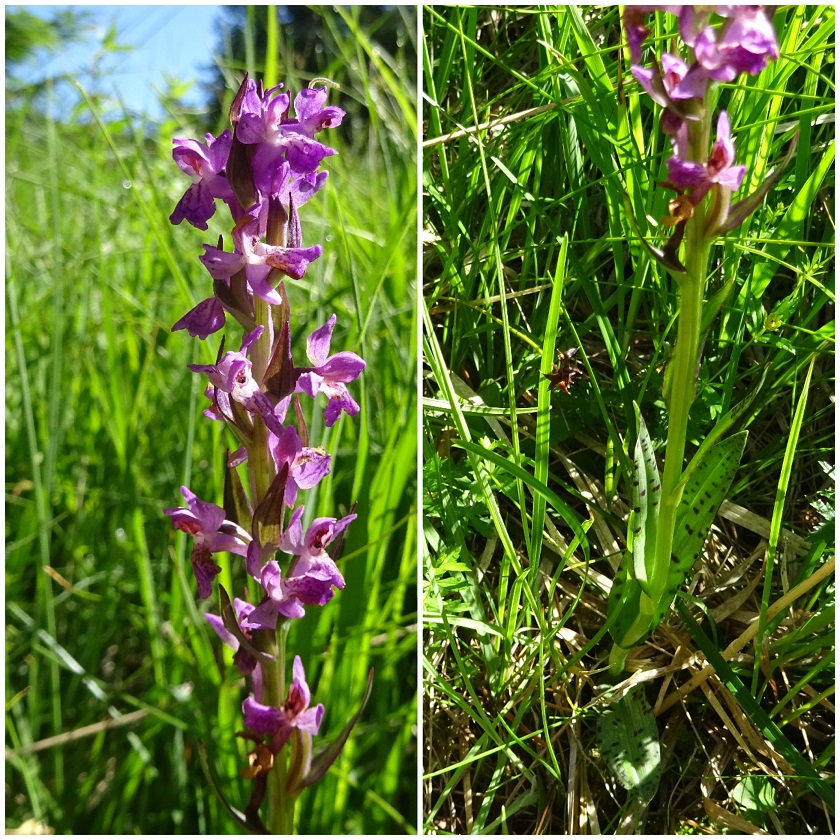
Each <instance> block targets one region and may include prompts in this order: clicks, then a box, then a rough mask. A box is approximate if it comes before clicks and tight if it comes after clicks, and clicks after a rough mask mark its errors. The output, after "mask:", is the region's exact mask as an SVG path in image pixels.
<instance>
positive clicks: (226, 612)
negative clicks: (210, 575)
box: [219, 584, 274, 663]
mask: <svg viewBox="0 0 840 840" xmlns="http://www.w3.org/2000/svg"><path fill="white" fill-rule="evenodd" d="M219 614H220V615H221V617H222V623H223V624H224V625H225V630H227V631H228V633H230V634H231V635H232V636H234V638H235V639H236V641H238V642H239V646H240V648H244V649H245V650H246V651H248V653H250V654H251V656H253V657H254V658H255V659H256V660H257V661H258V662H266V663H268V662H271V661H272V660H273V659H274V657H273V656H271V655H270V654H268V653H265V652H264V651H261V650H257V649H256V648H255V647H254V646H253V644H251V640H250V639H249V638H248V637H247V636H246V635H245V634H244V633H243V632H242V628H241V627H240V626H239V620H238V619H237V617H236V610H235V609H234V608H233V604H232V603H231V600H230V595H228V593H227V590H226V589H225V588H224V586H222V585H221V584H219Z"/></svg>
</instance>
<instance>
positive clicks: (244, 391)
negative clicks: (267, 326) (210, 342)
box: [187, 326, 283, 435]
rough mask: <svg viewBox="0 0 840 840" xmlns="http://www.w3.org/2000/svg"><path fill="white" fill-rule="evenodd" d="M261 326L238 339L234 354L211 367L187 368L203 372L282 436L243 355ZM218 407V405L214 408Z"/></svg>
mask: <svg viewBox="0 0 840 840" xmlns="http://www.w3.org/2000/svg"><path fill="white" fill-rule="evenodd" d="M262 332H263V327H262V326H259V327H257V328H256V329H255V330H253V331H252V332H250V333H246V335H245V336H244V337H243V338H242V346H241V347H240V348H239V350H238V351H237V352H233V351H231V352H228V353H225V355H224V356H223V357H222V359H221V361H219V362H218V364H215V365H187V367H188V368H189V369H190V370H191V371H193V372H194V373H203V374H205V375H206V376H207V378H208V379H209V380H210V382H211V384H213V385H214V386H215V387H216V388H217V393H216V401H217V402H218V391H219V390H220V391H224V392H225V393H228V394H230V396H231V397H232V398H233V399H234V400H235V401H236V402H238V403H239V404H240V405H241V406H243V407H244V408H246V409H247V410H248V411H250V412H252V413H255V414H259V415H260V417H262V419H263V421H264V422H265V425H266V426H268V428H269V429H271V430H272V431H273V432H274V433H275V434H277V435H279V434H281V433H282V429H283V427H282V426H281V425H280V422H279V421H278V419H277V416H276V415H275V413H274V406H273V405H272V404H271V400H269V398H268V397H267V396H266V395H265V394H264V393H263V392H262V391H261V390H260V386H259V384H258V383H257V381H256V380H255V379H254V377H253V376H252V375H251V361H250V359H248V356H247V353H248V351H249V350H250V349H251V347H252V346H253V345H254V343H255V342H256V341H257V340H258V339H259V337H260V336H261V335H262ZM217 407H218V406H217Z"/></svg>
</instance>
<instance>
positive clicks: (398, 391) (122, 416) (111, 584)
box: [6, 7, 417, 834]
mask: <svg viewBox="0 0 840 840" xmlns="http://www.w3.org/2000/svg"><path fill="white" fill-rule="evenodd" d="M264 13H265V7H261V8H260V9H257V10H256V12H252V13H251V15H250V19H251V20H254V19H256V17H257V16H259V15H262V14H264ZM316 13H317V14H318V15H319V17H320V20H321V30H322V33H323V35H322V37H323V49H322V50H321V51H320V52H319V55H320V57H321V64H320V66H319V68H318V75H321V76H326V77H328V78H331V79H333V80H334V81H336V82H337V83H339V84H340V85H341V90H340V92H336V93H334V94H333V95H332V96H331V102H335V103H336V104H339V105H341V106H342V107H345V108H346V109H347V111H348V114H349V116H348V121H347V128H348V130H346V131H342V132H335V133H334V136H331V137H330V138H329V139H328V140H327V142H329V143H330V144H331V145H334V146H336V147H337V148H338V151H339V155H337V156H335V157H333V158H330V159H329V160H328V162H327V165H328V168H329V170H330V179H329V182H328V185H327V187H326V188H325V189H324V190H323V191H322V192H321V193H320V194H319V195H318V196H317V197H316V199H314V200H313V201H312V202H311V203H310V204H308V205H307V206H306V207H305V208H304V212H303V214H302V216H303V226H304V237H305V241H307V242H321V243H322V244H323V245H324V256H323V257H322V258H321V259H320V260H318V261H317V263H316V264H314V265H313V266H312V268H311V269H310V271H309V272H308V274H307V275H306V277H305V278H304V279H303V280H302V281H300V282H295V283H292V284H290V286H289V293H290V298H291V304H292V312H293V321H294V323H295V327H294V334H293V337H292V340H293V348H294V350H293V352H294V353H295V356H296V358H298V360H299V363H300V358H301V354H302V353H303V352H304V349H305V338H306V336H307V335H308V333H309V332H310V331H311V330H312V329H314V328H315V327H316V326H319V325H321V324H323V322H324V321H325V320H326V319H327V317H329V315H330V314H331V313H333V312H335V313H336V314H337V315H338V326H337V328H336V332H335V335H334V339H333V349H334V350H338V349H352V350H355V351H357V352H359V353H360V354H361V355H362V356H363V357H364V358H365V359H366V360H367V369H366V370H365V372H364V374H363V376H362V378H361V379H360V380H359V381H358V382H357V383H354V388H353V392H354V396H355V397H356V398H357V400H358V401H359V403H360V404H361V407H362V410H361V413H360V415H359V416H358V417H356V418H355V419H353V420H352V421H350V422H346V421H345V420H342V421H340V422H339V423H338V424H336V426H335V427H334V428H333V429H332V430H323V429H319V428H318V425H319V421H318V419H317V418H318V417H319V416H320V411H316V412H314V413H313V418H312V422H314V428H313V434H314V438H313V439H314V440H317V441H319V442H320V443H321V444H322V445H324V446H325V447H326V448H327V449H328V450H329V451H330V452H332V453H333V465H334V469H333V473H332V475H331V477H330V480H329V482H327V483H325V484H324V486H322V487H321V488H320V489H319V491H318V494H317V498H313V499H310V500H309V504H310V509H309V511H308V514H307V515H308V516H317V515H336V516H340V515H341V514H342V513H344V512H346V510H347V508H348V506H349V505H350V503H351V502H354V501H355V502H357V503H358V508H357V513H358V515H359V517H358V520H357V521H356V522H355V523H354V525H353V526H352V527H351V529H350V531H349V533H348V536H347V539H346V541H345V544H344V550H343V556H342V561H341V568H342V571H343V573H344V575H345V577H346V580H347V586H346V589H345V590H344V591H343V592H341V593H338V595H337V597H336V598H335V599H334V600H333V601H332V602H331V603H330V604H329V605H328V606H327V607H326V608H324V609H322V610H308V615H307V617H306V618H305V619H304V620H302V621H301V622H299V623H298V624H297V625H296V626H295V628H294V630H293V631H292V634H291V637H290V644H289V650H290V654H300V655H301V657H302V659H303V661H304V664H305V667H306V672H307V678H308V681H309V685H310V688H311V689H312V692H313V702H319V701H320V702H323V703H324V704H325V707H326V715H325V720H324V724H323V726H322V735H323V737H322V738H320V743H321V744H322V745H323V744H325V743H327V741H328V740H331V739H332V738H333V737H335V736H336V735H337V734H338V733H339V732H340V730H341V728H342V727H343V725H344V723H345V722H346V721H347V719H348V718H349V717H350V716H351V715H352V714H353V713H354V712H355V710H356V709H357V708H358V705H359V703H360V700H361V697H362V694H363V691H364V686H365V683H366V678H367V673H368V669H369V668H370V667H374V668H375V678H374V688H373V695H372V697H371V699H370V702H369V703H368V706H367V709H366V711H365V713H364V715H363V717H362V719H361V721H360V723H359V724H358V726H357V728H356V729H355V730H354V732H353V734H352V736H351V738H350V741H349V742H348V744H347V746H346V748H345V750H344V753H343V754H342V757H341V758H340V759H339V761H338V762H337V763H336V764H335V765H334V766H333V768H332V769H331V770H330V771H329V773H328V774H327V776H326V777H325V778H324V779H323V780H322V782H321V783H320V784H319V785H318V786H317V787H316V788H314V789H311V790H309V791H307V792H306V793H305V794H304V795H303V797H302V800H301V803H300V806H299V813H300V817H299V829H300V830H301V831H303V832H311V833H327V834H329V833H343V832H347V833H352V832H364V833H378V832H396V833H404V832H411V831H412V830H413V826H414V825H415V823H416V785H417V774H416V767H417V753H416V745H415V741H414V730H415V726H416V680H415V675H416V632H415V623H416V592H415V581H416V540H415V532H416V524H415V523H416V519H415V516H416V501H415V492H416V475H415V473H416V433H415V430H416V395H415V374H414V371H415V359H416V352H417V348H416V335H417V323H416V311H415V306H414V305H413V302H414V298H415V273H416V238H415V233H414V232H415V229H416V187H417V185H416V156H415V142H416V124H415V122H416V120H415V113H416V102H415V93H414V88H413V87H412V86H411V85H409V84H406V80H407V79H410V77H411V74H412V73H413V72H414V66H415V55H416V37H415V27H416V18H415V15H414V12H413V10H411V9H405V8H403V9H392V10H391V11H390V12H389V13H388V14H389V15H390V17H389V21H388V22H389V25H390V26H391V27H396V28H398V29H399V30H400V31H401V33H402V40H401V42H400V45H399V47H398V48H397V49H396V50H395V51H394V52H392V53H388V52H386V51H383V50H381V49H380V48H379V47H378V45H377V43H376V38H375V30H376V28H377V26H378V25H379V24H380V23H381V22H377V21H374V22H373V23H370V22H368V24H367V27H364V26H362V24H361V21H360V18H359V15H358V10H353V9H349V10H333V9H327V8H322V9H320V10H317V12H316ZM248 37H251V40H252V42H253V33H251V35H250V36H248V35H247V34H246V40H247V38H248ZM283 37H285V38H291V37H292V35H291V34H290V33H285V32H284V33H283ZM234 65H235V62H234V61H228V62H227V72H228V73H234V72H235V73H237V74H238V79H241V77H242V75H243V74H244V70H245V69H248V70H250V71H251V72H252V74H255V75H256V76H257V77H260V76H261V75H262V73H263V71H264V69H265V68H264V67H263V66H262V63H261V61H260V60H259V59H258V58H254V55H253V53H251V55H250V61H249V62H247V66H246V64H241V65H240V66H239V67H238V68H236V67H235V66H234ZM281 70H282V71H284V77H283V78H284V81H285V82H286V83H287V84H288V85H289V86H290V87H292V88H293V89H294V90H298V89H300V87H301V86H304V85H306V84H307V83H308V82H309V79H310V78H311V76H310V75H299V74H298V73H296V72H295V69H294V67H293V66H288V67H283V68H281ZM234 92H235V91H234V90H231V89H229V90H228V91H227V95H228V97H229V98H230V97H232V95H233V93H234ZM176 94H177V91H175V92H173V96H171V97H169V98H168V99H167V100H166V101H165V102H164V105H165V106H166V107H167V109H168V114H169V116H168V118H167V119H166V120H165V121H164V122H163V123H162V124H160V125H152V124H149V123H142V122H141V121H139V120H137V119H136V118H133V117H131V116H130V115H128V114H125V113H124V112H123V113H121V112H120V108H119V103H114V102H112V101H110V100H106V99H105V98H104V97H101V96H99V95H97V94H95V93H94V92H92V91H91V92H88V91H85V100H84V101H83V102H81V104H79V105H78V107H76V108H75V109H74V110H73V111H72V113H71V114H69V116H67V117H66V118H62V119H61V120H58V119H57V118H55V117H54V116H51V115H54V114H56V113H59V109H58V104H59V103H58V102H57V94H56V91H55V89H54V86H53V83H52V81H51V80H47V82H46V83H45V85H44V86H43V88H39V89H37V90H28V91H27V90H26V89H23V90H19V91H18V93H17V94H16V95H15V97H14V98H13V100H10V102H11V103H12V104H11V105H10V107H8V108H7V112H6V175H7V180H6V254H7V261H6V365H7V367H6V371H7V373H6V599H7V602H6V619H7V626H6V641H7V646H6V653H7V657H6V686H7V696H6V712H7V714H6V730H7V751H8V750H11V753H8V752H7V767H6V821H7V826H10V827H11V826H17V825H20V824H21V823H23V822H24V821H25V820H27V819H35V820H37V821H39V822H41V823H43V824H46V825H48V826H50V827H52V828H53V829H54V830H55V831H56V833H91V834H96V833H112V834H121V833H126V834H128V833H135V832H141V833H146V834H155V833H167V834H168V833H202V834H204V833H211V834H212V833H233V832H234V831H235V830H236V828H235V825H234V824H233V823H232V822H231V821H230V819H229V818H228V816H227V815H226V814H225V813H224V811H223V809H222V806H221V804H220V803H219V801H218V800H217V799H216V798H215V796H214V795H213V794H212V792H211V791H210V789H209V786H208V784H207V782H206V780H205V778H204V775H203V773H202V770H201V767H200V763H199V760H198V742H199V741H201V742H202V743H203V744H204V745H205V746H206V748H207V750H208V753H209V758H210V765H211V767H212V769H213V771H214V773H215V775H216V776H217V778H218V779H219V783H220V786H221V788H222V789H223V790H224V791H225V793H226V795H227V796H229V798H230V800H231V802H232V803H233V804H234V805H236V806H238V807H242V806H244V804H245V800H246V799H247V796H248V784H247V783H245V782H242V781H241V780H240V779H239V778H238V771H239V769H240V768H241V767H244V766H245V765H246V753H247V742H244V741H242V739H237V738H236V737H235V733H236V731H237V730H238V729H240V728H241V714H240V711H239V704H240V702H241V699H242V697H243V694H242V686H241V684H238V683H237V675H236V673H235V671H234V669H233V668H232V666H231V663H230V655H229V651H225V652H224V653H223V652H222V650H221V645H220V643H219V641H218V639H217V638H216V637H215V634H214V633H212V631H210V630H209V628H208V626H207V625H206V622H205V621H204V619H203V618H202V616H201V610H200V608H199V607H198V606H197V605H196V604H195V596H194V592H195V582H194V579H193V575H192V572H191V570H190V567H189V550H190V545H189V541H188V540H186V539H184V538H183V535H180V534H178V535H176V534H174V533H173V531H172V529H171V526H170V523H169V520H168V519H167V518H166V517H164V516H163V514H162V512H161V511H162V509H163V508H164V507H170V506H177V505H178V504H180V503H181V498H180V494H179V492H178V488H179V486H180V485H181V484H187V485H188V486H190V487H191V489H192V490H193V491H194V492H196V493H197V494H198V495H199V496H200V497H201V498H203V499H206V500H208V501H215V502H221V499H222V480H223V472H222V463H223V458H224V452H225V447H228V446H230V445H231V443H232V440H231V439H230V438H228V436H227V435H226V434H225V433H224V431H223V429H222V428H221V427H220V426H221V424H218V423H212V422H210V421H208V420H206V419H205V418H203V417H202V416H201V411H202V409H203V408H204V405H205V400H204V398H203V396H202V392H203V389H204V382H202V381H201V378H200V377H198V376H195V375H193V374H191V373H190V372H189V371H187V370H186V369H185V365H186V364H187V363H188V362H200V363H208V362H212V361H213V360H214V358H215V354H216V349H217V346H218V341H219V338H220V336H219V335H216V336H212V337H211V338H209V339H208V340H207V341H206V342H199V341H198V340H197V339H191V338H189V336H187V335H186V334H185V333H184V332H179V333H175V334H172V333H170V327H171V325H172V324H173V323H174V322H175V321H176V320H177V319H178V318H179V317H180V316H181V315H182V314H183V313H184V312H185V311H186V310H187V309H188V308H189V307H191V306H193V305H194V304H195V303H196V302H197V301H198V300H200V299H202V298H204V297H206V296H207V294H208V292H209V290H210V283H209V277H208V275H207V273H206V271H205V270H204V269H203V267H202V266H201V264H200V263H199V262H198V259H197V258H198V255H199V254H200V253H201V245H202V243H203V242H215V240H216V238H217V236H218V235H219V234H220V233H221V234H225V236H226V239H225V242H226V245H227V246H228V247H230V240H229V230H226V228H228V227H229V225H228V223H227V221H226V219H225V218H224V211H222V212H219V213H217V215H216V217H214V219H213V220H212V221H211V227H210V230H209V231H208V232H206V233H203V232H200V231H197V230H195V229H194V228H191V227H189V226H188V225H186V224H182V225H181V226H179V227H177V228H173V227H172V226H171V225H170V224H169V222H168V215H169V213H170V212H171V211H172V208H173V207H174V204H175V202H176V201H177V200H178V198H179V197H180V195H181V194H182V193H183V191H184V189H185V188H186V186H187V180H186V177H185V176H183V175H182V173H180V171H179V170H178V169H177V167H176V166H175V164H174V163H173V162H172V159H171V138H172V137H173V136H193V137H198V138H200V137H201V136H202V129H201V128H200V127H199V125H198V124H197V122H196V120H194V119H193V118H192V117H191V116H190V114H188V113H185V112H184V111H182V110H179V108H178V102H177V95H176ZM228 101H229V99H228ZM361 110H364V111H366V112H367V114H368V115H369V119H367V120H365V121H364V122H362V121H360V120H359V118H358V115H359V113H360V111H361ZM62 113H64V112H62ZM115 114H116V115H115ZM103 115H105V116H104V117H103ZM197 120H200V115H197ZM239 338H240V336H239V332H238V331H237V328H235V327H234V328H233V329H231V330H229V331H228V341H227V343H228V346H233V345H236V346H238V343H239ZM310 495H311V494H310ZM222 565H224V566H225V572H224V574H223V577H222V581H223V582H224V583H225V584H226V585H227V586H228V587H229V591H234V589H233V588H232V587H234V586H236V581H237V580H238V579H240V578H239V576H240V575H241V574H242V570H241V565H240V564H239V563H238V562H237V561H234V563H233V564H232V568H233V569H235V575H236V577H234V576H232V575H231V572H230V568H231V567H229V566H228V564H227V563H226V562H225V563H223V564H222ZM207 607H208V608H210V607H212V604H208V605H207ZM135 713H136V714H135ZM128 715H131V717H129V718H128V719H126V718H125V716H128ZM107 723H115V724H116V726H115V727H114V728H106V724H107ZM87 727H90V728H89V729H88V728H87ZM52 738H58V739H59V740H58V742H57V743H56V742H50V741H48V740H46V739H52ZM317 744H318V740H316V750H317V748H318V746H317Z"/></svg>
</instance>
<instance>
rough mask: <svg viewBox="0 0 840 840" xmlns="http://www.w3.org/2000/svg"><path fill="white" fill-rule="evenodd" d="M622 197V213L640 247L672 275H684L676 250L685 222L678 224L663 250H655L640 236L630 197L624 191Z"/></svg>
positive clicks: (684, 270) (680, 240) (683, 267)
mask: <svg viewBox="0 0 840 840" xmlns="http://www.w3.org/2000/svg"><path fill="white" fill-rule="evenodd" d="M622 195H623V196H624V212H625V213H626V214H627V219H628V221H629V222H630V226H631V227H632V228H633V231H634V232H635V234H636V236H638V237H639V239H640V240H641V242H642V245H644V246H645V249H646V250H647V252H648V253H649V254H650V255H651V257H653V259H654V260H656V262H658V263H659V264H660V265H662V266H664V267H665V268H667V269H668V271H671V272H673V273H674V274H685V273H686V268H685V266H684V265H683V264H682V263H681V262H680V260H679V258H678V257H677V249H678V248H679V246H680V243H681V242H682V238H683V234H684V232H685V222H680V223H679V224H678V225H677V226H676V229H675V230H674V233H673V234H672V235H671V238H670V239H669V240H668V242H667V243H666V244H665V247H664V248H661V249H660V248H656V247H655V246H653V245H651V244H650V242H648V241H647V239H645V237H644V236H643V235H642V232H641V230H640V229H639V226H638V224H637V223H636V216H635V214H634V213H633V204H632V202H631V201H630V196H629V195H628V194H627V193H626V192H625V191H624V190H622Z"/></svg>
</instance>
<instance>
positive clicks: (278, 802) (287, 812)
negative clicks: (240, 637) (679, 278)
mask: <svg viewBox="0 0 840 840" xmlns="http://www.w3.org/2000/svg"><path fill="white" fill-rule="evenodd" d="M288 632H289V622H288V621H282V622H281V624H280V626H279V627H278V628H277V631H276V632H272V631H271V630H263V631H257V632H255V633H254V643H255V645H256V646H257V647H258V648H259V649H260V650H262V651H263V652H265V653H267V654H269V655H270V656H272V657H273V658H272V660H271V661H270V662H263V664H262V665H261V668H262V674H263V696H262V703H263V704H264V705H266V706H274V707H276V708H282V707H283V704H284V703H285V702H286V636H287V635H288ZM287 752H288V750H286V749H282V750H280V752H279V753H278V754H277V755H276V756H275V757H274V768H273V769H272V770H271V772H270V773H269V774H268V777H267V779H266V799H267V800H268V826H267V827H268V829H269V831H270V832H271V833H272V834H291V833H292V830H293V826H294V806H295V803H294V801H293V800H288V797H287V796H286V778H287V774H288V760H287Z"/></svg>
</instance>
